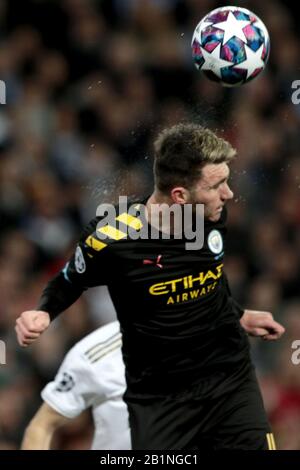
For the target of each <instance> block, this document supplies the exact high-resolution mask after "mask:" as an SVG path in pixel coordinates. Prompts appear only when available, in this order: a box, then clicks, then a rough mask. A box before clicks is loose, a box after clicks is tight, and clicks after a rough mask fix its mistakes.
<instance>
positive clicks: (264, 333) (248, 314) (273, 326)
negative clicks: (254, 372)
mask: <svg viewBox="0 0 300 470" xmlns="http://www.w3.org/2000/svg"><path fill="white" fill-rule="evenodd" d="M224 276H225V284H226V289H227V293H228V296H229V298H230V301H231V304H232V309H233V311H234V313H235V314H236V315H237V316H238V318H239V319H240V324H241V326H242V328H244V330H245V331H246V332H247V333H248V335H250V336H257V337H261V338H263V339H264V340H268V341H272V340H276V339H279V338H280V337H281V336H282V335H283V333H284V331H285V329H284V327H283V326H282V325H281V324H280V323H278V322H276V321H275V320H274V318H273V315H272V313H270V312H264V311H257V310H248V309H243V308H242V307H241V306H240V305H239V303H238V302H237V301H236V300H235V299H234V298H233V297H232V294H231V290H230V287H229V283H228V279H227V276H226V274H224Z"/></svg>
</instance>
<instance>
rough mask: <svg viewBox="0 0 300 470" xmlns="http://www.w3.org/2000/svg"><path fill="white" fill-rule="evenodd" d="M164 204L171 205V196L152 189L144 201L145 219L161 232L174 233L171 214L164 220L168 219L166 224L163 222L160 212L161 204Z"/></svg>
mask: <svg viewBox="0 0 300 470" xmlns="http://www.w3.org/2000/svg"><path fill="white" fill-rule="evenodd" d="M161 204H164V205H166V206H171V205H172V204H174V202H173V201H172V200H171V198H170V197H169V196H167V195H165V194H162V193H161V192H159V191H154V192H153V193H152V194H151V196H150V197H149V199H148V201H147V203H146V214H145V215H146V219H147V222H148V223H149V224H150V225H153V226H154V227H155V228H156V229H158V230H159V231H161V232H165V233H174V224H173V215H172V214H171V217H170V218H169V219H168V218H166V219H165V220H168V221H169V223H168V224H167V225H166V224H165V223H163V220H164V219H163V217H162V216H161V214H162V210H163V209H162V206H161Z"/></svg>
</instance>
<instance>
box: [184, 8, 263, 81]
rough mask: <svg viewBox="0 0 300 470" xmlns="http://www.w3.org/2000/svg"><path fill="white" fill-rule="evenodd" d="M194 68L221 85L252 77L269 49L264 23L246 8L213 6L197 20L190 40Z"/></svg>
mask: <svg viewBox="0 0 300 470" xmlns="http://www.w3.org/2000/svg"><path fill="white" fill-rule="evenodd" d="M192 50H193V52H192V54H193V60H194V62H195V65H196V67H197V69H199V70H201V71H203V73H204V74H205V75H206V76H207V77H208V78H210V79H211V80H214V81H217V82H219V83H221V84H222V85H224V86H232V87H233V86H239V85H243V84H244V83H247V82H249V81H250V80H253V78H255V77H257V76H258V75H259V74H260V73H261V72H262V70H263V69H264V68H265V66H266V63H267V61H268V58H269V52H270V38H269V33H268V30H267V28H266V26H265V25H264V23H263V22H262V21H261V20H260V19H259V18H258V17H257V16H256V15H255V14H254V13H252V12H251V11H249V10H247V9H246V8H239V7H234V6H228V7H222V8H217V9H216V10H213V11H211V12H210V13H208V14H207V15H206V16H205V17H204V18H202V20H201V21H200V23H198V25H197V27H196V29H195V31H194V34H193V39H192Z"/></svg>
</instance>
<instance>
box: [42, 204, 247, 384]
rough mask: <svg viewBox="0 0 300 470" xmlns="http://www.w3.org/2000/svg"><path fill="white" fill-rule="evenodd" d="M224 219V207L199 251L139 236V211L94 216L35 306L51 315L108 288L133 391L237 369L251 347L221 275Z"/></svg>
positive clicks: (207, 224) (142, 225) (208, 228)
mask: <svg viewBox="0 0 300 470" xmlns="http://www.w3.org/2000/svg"><path fill="white" fill-rule="evenodd" d="M137 207H138V206H137ZM225 219H226V211H225V209H224V210H223V213H222V216H221V218H220V220H219V221H218V222H214V223H213V222H209V221H206V222H205V224H204V244H203V247H202V248H201V249H198V250H187V249H186V242H187V240H186V239H185V238H182V239H177V238H175V237H173V238H170V239H163V238H162V236H159V235H158V238H148V239H144V238H138V232H139V231H140V232H141V230H142V228H145V224H147V221H146V219H145V217H144V215H143V214H142V213H140V215H139V216H132V215H131V214H129V213H128V212H122V213H117V215H116V220H115V221H114V222H115V223H114V224H103V223H102V222H103V221H102V220H101V218H95V219H94V220H93V221H92V222H91V223H90V224H89V226H88V227H87V228H86V229H85V230H84V232H83V235H82V237H81V239H80V242H79V243H78V245H77V247H76V250H75V253H74V256H73V257H72V258H71V259H70V261H69V262H68V263H67V264H66V266H65V267H64V269H63V270H62V272H61V273H60V274H59V275H58V276H57V277H56V278H55V279H53V280H52V281H50V283H49V284H48V286H47V287H46V289H45V290H44V293H43V295H42V299H41V302H40V305H39V308H41V309H43V310H46V311H48V312H49V313H50V315H52V316H53V317H54V316H55V315H57V314H58V313H60V312H61V311H62V310H64V309H65V308H67V307H68V306H69V305H70V304H71V303H72V302H74V301H75V300H76V299H77V298H78V297H79V296H80V295H81V293H82V292H83V291H84V290H86V289H87V288H89V287H95V286H99V285H107V286H108V289H109V292H110V295H111V298H112V301H113V303H114V306H115V309H116V312H117V316H118V320H119V321H120V324H121V331H122V335H123V357H124V362H125V365H126V378H127V384H128V387H129V389H130V390H131V391H133V392H136V393H139V392H142V391H148V392H149V393H160V392H165V391H168V390H173V391H174V390H180V389H181V388H182V387H183V385H186V384H187V383H194V382H196V381H197V380H199V379H201V377H209V376H212V375H213V374H215V373H217V372H220V371H224V370H230V369H232V368H233V367H238V366H239V364H240V362H241V361H242V360H244V359H245V357H246V356H247V357H248V349H249V346H248V340H247V335H246V333H245V332H244V330H243V329H242V328H241V326H240V323H239V318H240V316H241V315H242V312H243V311H242V309H241V308H240V307H239V306H238V305H237V304H236V302H235V301H234V300H233V299H232V297H231V294H230V290H229V287H228V283H227V279H226V275H225V273H224V251H225V233H226V228H225ZM148 226H149V224H148ZM128 227H130V229H131V233H133V232H136V235H137V237H133V238H136V239H133V238H132V237H130V236H129V235H128ZM132 231H133V232H132ZM99 233H101V234H102V235H103V234H104V235H105V238H104V239H103V238H102V239H99ZM149 233H150V230H149ZM160 235H161V234H160Z"/></svg>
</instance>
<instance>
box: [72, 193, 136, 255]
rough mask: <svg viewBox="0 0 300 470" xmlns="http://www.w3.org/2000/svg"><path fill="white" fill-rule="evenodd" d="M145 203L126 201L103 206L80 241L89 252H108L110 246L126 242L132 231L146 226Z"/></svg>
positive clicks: (99, 208)
mask: <svg viewBox="0 0 300 470" xmlns="http://www.w3.org/2000/svg"><path fill="white" fill-rule="evenodd" d="M143 207H144V201H143V200H142V201H138V200H128V201H127V200H126V202H125V201H122V200H121V202H119V204H103V206H101V205H100V206H99V207H98V209H97V214H98V216H97V217H95V218H94V219H92V220H91V221H90V223H89V224H88V225H87V227H86V228H85V229H84V231H83V233H82V235H81V238H80V241H81V243H83V245H84V246H85V248H86V249H87V250H92V251H94V252H100V251H101V252H102V251H106V250H105V249H107V248H108V247H109V246H111V245H114V244H115V243H117V242H119V241H122V240H126V239H127V238H128V236H129V233H131V232H132V231H136V232H138V231H140V230H141V229H142V228H143V225H144V223H145V222H144V211H143Z"/></svg>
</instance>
